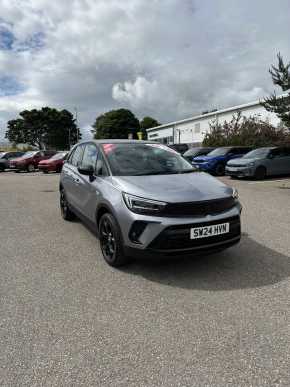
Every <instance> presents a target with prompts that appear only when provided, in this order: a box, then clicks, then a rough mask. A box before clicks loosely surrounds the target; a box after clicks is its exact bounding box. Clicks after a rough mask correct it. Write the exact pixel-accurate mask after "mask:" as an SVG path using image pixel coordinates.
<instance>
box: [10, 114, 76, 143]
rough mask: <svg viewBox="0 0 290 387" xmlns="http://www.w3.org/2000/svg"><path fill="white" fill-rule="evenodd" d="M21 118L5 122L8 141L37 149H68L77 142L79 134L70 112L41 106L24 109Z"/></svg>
mask: <svg viewBox="0 0 290 387" xmlns="http://www.w3.org/2000/svg"><path fill="white" fill-rule="evenodd" d="M19 116H20V117H21V118H17V119H15V120H10V121H8V123H7V131H6V135H5V136H6V138H8V140H9V141H10V142H15V143H25V144H29V145H31V146H34V147H37V148H39V149H44V148H52V149H69V148H70V145H72V144H74V143H76V142H78V140H79V139H80V138H81V134H80V132H79V129H78V128H77V125H76V123H75V120H74V118H73V115H72V113H70V112H69V111H68V110H57V109H53V108H49V107H43V108H42V109H40V110H37V109H33V110H24V111H22V112H21V113H19Z"/></svg>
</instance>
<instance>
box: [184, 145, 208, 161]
mask: <svg viewBox="0 0 290 387" xmlns="http://www.w3.org/2000/svg"><path fill="white" fill-rule="evenodd" d="M214 149H215V148H213V147H194V148H190V149H188V151H186V152H185V153H183V157H184V158H185V159H186V160H187V161H189V162H190V163H192V162H193V159H194V158H195V157H197V156H205V155H207V154H208V153H209V152H211V151H213V150H214Z"/></svg>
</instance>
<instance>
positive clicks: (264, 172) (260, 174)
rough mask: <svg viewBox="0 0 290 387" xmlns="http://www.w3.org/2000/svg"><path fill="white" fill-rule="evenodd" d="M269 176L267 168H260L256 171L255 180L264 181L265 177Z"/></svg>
mask: <svg viewBox="0 0 290 387" xmlns="http://www.w3.org/2000/svg"><path fill="white" fill-rule="evenodd" d="M266 176H267V170H266V168H265V167H262V166H260V167H258V168H257V169H256V170H255V175H254V177H255V179H257V180H263V179H265V177H266Z"/></svg>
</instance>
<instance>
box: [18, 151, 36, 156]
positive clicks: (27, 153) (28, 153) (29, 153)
mask: <svg viewBox="0 0 290 387" xmlns="http://www.w3.org/2000/svg"><path fill="white" fill-rule="evenodd" d="M36 153H37V152H26V153H25V154H24V155H23V156H21V157H32V156H34V155H35V154H36Z"/></svg>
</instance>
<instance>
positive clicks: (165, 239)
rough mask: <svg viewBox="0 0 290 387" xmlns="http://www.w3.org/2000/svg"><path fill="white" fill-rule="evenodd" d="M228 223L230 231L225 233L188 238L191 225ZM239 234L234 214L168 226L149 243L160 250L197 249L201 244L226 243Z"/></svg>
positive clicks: (237, 220)
mask: <svg viewBox="0 0 290 387" xmlns="http://www.w3.org/2000/svg"><path fill="white" fill-rule="evenodd" d="M227 222H229V223H230V231H229V232H228V233H226V234H221V235H215V236H210V237H206V238H198V239H190V229H191V228H192V227H203V226H210V225H215V224H221V223H227ZM240 234H241V224H240V217H239V216H234V217H230V218H226V219H220V220H216V221H211V222H202V223H195V224H187V225H178V226H170V227H167V228H166V229H165V230H163V231H162V232H161V233H160V234H159V235H158V236H157V237H156V238H155V239H154V240H153V241H152V242H151V244H150V245H149V248H150V249H153V250H160V251H164V252H166V251H172V250H173V251H174V250H186V249H198V248H202V247H203V246H210V245H215V244H223V243H225V244H226V243H227V242H229V241H231V240H233V239H235V238H236V239H238V238H239V236H240Z"/></svg>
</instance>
